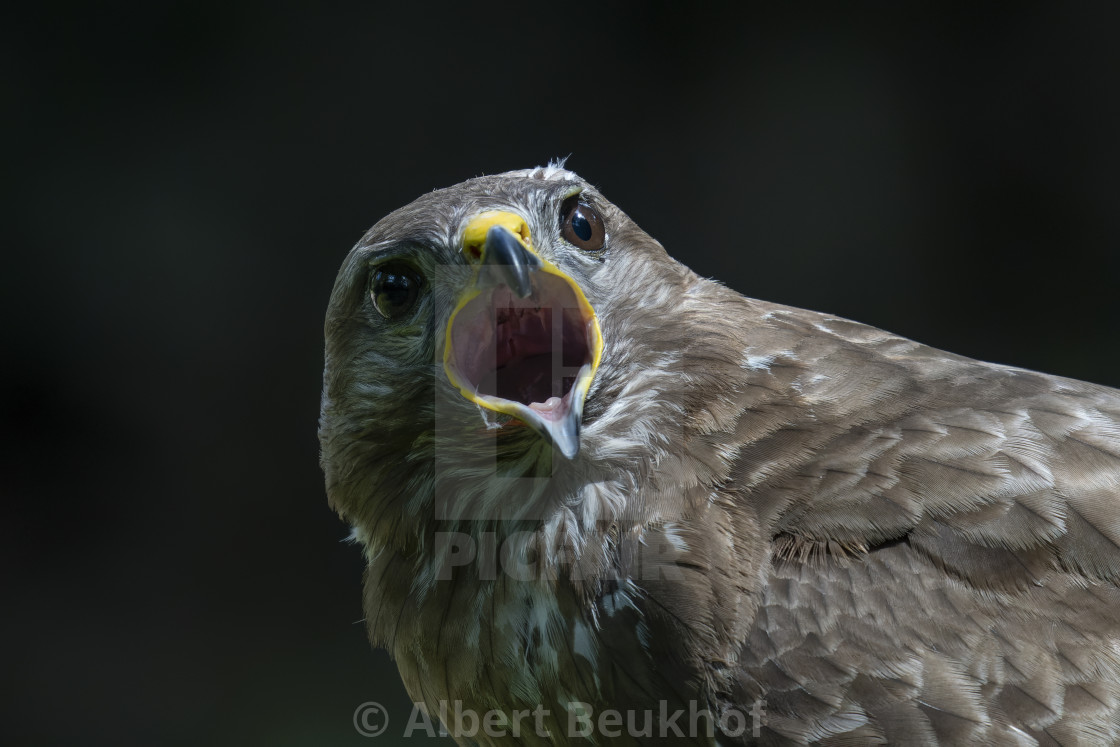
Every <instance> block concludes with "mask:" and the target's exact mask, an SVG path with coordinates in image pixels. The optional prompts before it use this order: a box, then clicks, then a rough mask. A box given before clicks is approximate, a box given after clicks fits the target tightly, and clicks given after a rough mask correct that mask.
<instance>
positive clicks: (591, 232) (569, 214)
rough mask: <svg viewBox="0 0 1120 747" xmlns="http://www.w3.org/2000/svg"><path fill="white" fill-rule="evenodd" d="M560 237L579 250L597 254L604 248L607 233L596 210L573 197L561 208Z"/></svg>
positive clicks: (577, 197)
mask: <svg viewBox="0 0 1120 747" xmlns="http://www.w3.org/2000/svg"><path fill="white" fill-rule="evenodd" d="M560 235H561V236H563V237H564V240H565V241H567V242H568V243H569V244H571V245H572V246H574V247H576V248H577V249H582V250H583V251H585V252H597V251H599V250H600V249H602V248H603V242H604V241H605V240H606V238H607V231H606V228H605V227H604V226H603V218H602V216H600V215H599V213H598V212H597V211H596V210H595V208H593V207H591V206H590V205H588V204H587V203H586V202H581V201H580V199H579V195H572V196H571V197H569V198H568V199H566V200H564V204H563V205H561V206H560Z"/></svg>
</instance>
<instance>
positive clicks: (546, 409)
mask: <svg viewBox="0 0 1120 747" xmlns="http://www.w3.org/2000/svg"><path fill="white" fill-rule="evenodd" d="M529 408H530V409H531V410H534V411H536V412H539V413H540V414H541V415H543V416H544V417H545V418H546V419H548V420H559V419H560V418H561V417H562V416H563V415H564V410H566V409H567V408H566V407H565V406H564V400H562V399H560V398H559V397H549V398H548V399H546V400H545V401H544V402H530V403H529Z"/></svg>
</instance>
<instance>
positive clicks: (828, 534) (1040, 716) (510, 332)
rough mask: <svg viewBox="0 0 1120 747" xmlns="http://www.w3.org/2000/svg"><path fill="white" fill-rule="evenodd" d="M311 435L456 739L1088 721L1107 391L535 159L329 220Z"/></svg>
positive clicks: (1111, 578)
mask: <svg viewBox="0 0 1120 747" xmlns="http://www.w3.org/2000/svg"><path fill="white" fill-rule="evenodd" d="M319 439H320V461H321V465H322V468H323V471H324V474H325V482H326V493H327V496H328V500H329V504H330V506H331V507H332V508H333V509H334V510H335V511H336V512H337V513H338V514H339V515H340V516H341V517H342V518H343V520H345V521H346V522H347V523H348V524H349V525H350V527H351V536H352V537H353V539H354V541H355V542H356V543H357V544H358V545H359V546H360V548H361V550H362V553H363V555H364V559H365V564H366V568H365V572H364V591H363V607H364V611H365V621H366V627H367V630H368V634H369V638H370V641H371V643H372V645H373V646H375V647H380V648H384V649H385V650H387V651H388V652H389V654H390V655H391V656H392V658H393V659H394V660H395V662H396V664H397V667H398V669H399V672H400V675H401V679H402V681H403V684H404V686H405V688H406V690H407V692H408V693H409V695H410V697H411V698H412V699H413V701H414V702H415V704H416V706H417V708H418V709H419V711H418V714H419V715H416V714H414V716H415V720H416V723H420V720H419V719H421V717H422V718H423V719H430V722H425V723H433V724H434V723H436V721H437V720H438V721H439V722H441V723H442V728H443V729H444V733H447V734H449V735H450V736H451V737H452V738H454V739H455V740H456V741H457V743H459V744H462V745H488V746H491V747H498V746H499V745H542V746H543V745H576V744H610V745H645V744H663V743H672V744H697V745H701V744H702V745H724V746H726V745H745V744H767V745H805V744H816V745H863V744H869V745H870V744H904V745H936V744H969V743H970V744H998V745H1004V744H1006V745H1071V744H1093V745H1102V744H1120V391H1117V390H1115V389H1111V388H1108V387H1105V386H1100V385H1096V384H1092V383H1087V382H1082V381H1077V380H1072V379H1069V378H1061V377H1059V376H1053V375H1048V374H1043V373H1036V372H1033V371H1028V370H1024V369H1020V368H1013V367H1009V366H1005V365H997V364H992V363H984V362H980V361H977V360H973V359H970V358H967V357H963V356H960V355H954V354H951V353H947V352H943V351H940V350H937V349H934V348H931V347H928V346H925V345H922V344H919V343H917V342H913V341H911V340H909V339H906V338H904V337H901V336H898V335H894V334H891V333H889V332H885V331H882V330H880V329H877V328H874V327H871V326H867V325H864V324H860V323H858V322H854V321H850V320H847V319H843V318H838V317H836V316H831V315H828V314H822V313H817V312H813V311H807V310H803V309H798V308H792V307H788V306H783V305H779V304H776V303H770V302H766V301H762V300H756V299H752V298H748V297H745V296H743V295H741V294H739V293H737V292H735V291H734V290H732V289H730V288H728V287H727V286H725V285H723V284H721V283H719V282H717V281H715V280H711V279H707V278H703V277H701V276H699V275H697V274H696V273H694V272H693V271H691V270H690V269H688V268H687V267H686V266H685V265H683V264H681V263H680V262H678V261H677V260H675V259H673V258H672V257H670V255H669V254H668V253H667V252H666V250H665V249H664V247H662V245H661V244H660V243H658V242H657V241H656V240H655V239H653V238H652V237H650V236H649V235H648V234H646V233H645V232H644V231H643V230H642V229H641V228H639V227H638V226H637V225H636V224H635V223H634V222H633V221H632V220H631V219H630V218H629V217H628V216H627V215H626V214H625V213H623V212H622V210H620V209H619V208H618V207H616V206H615V205H614V204H612V203H611V202H609V201H608V200H607V199H606V198H605V197H604V196H603V195H602V194H601V193H600V192H599V190H598V189H596V188H595V187H594V186H593V185H592V184H590V183H589V182H587V181H585V180H584V179H583V178H581V177H580V176H578V175H577V174H575V173H574V172H572V171H569V170H567V169H566V167H565V164H564V163H563V162H552V163H550V164H549V165H547V166H543V167H537V168H531V169H524V170H518V171H511V172H507V173H502V174H498V175H488V176H481V177H476V178H472V179H469V180H467V181H464V182H462V183H460V184H458V185H455V186H452V187H449V188H445V189H438V190H435V191H432V192H430V193H428V194H425V195H423V196H421V197H419V198H418V199H416V200H415V201H414V202H412V203H410V204H408V205H406V206H404V207H402V208H400V209H398V210H395V211H394V212H392V213H390V214H388V215H387V216H386V217H385V218H383V219H382V220H380V221H379V222H378V223H377V224H376V225H374V226H373V228H371V229H370V230H369V231H368V232H367V233H366V234H365V235H364V236H363V237H362V239H361V240H360V241H359V242H358V243H357V244H356V245H355V246H354V248H353V249H352V250H351V251H350V253H349V254H348V255H347V256H346V258H345V260H344V261H343V263H342V266H341V269H340V270H339V273H338V276H337V280H336V282H335V285H334V287H333V290H332V293H331V297H330V300H329V305H328V310H327V314H326V321H325V366H324V380H323V390H322V398H321V413H320V420H319ZM412 720H414V719H412V718H411V717H410V722H411V721H412Z"/></svg>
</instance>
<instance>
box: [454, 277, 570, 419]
mask: <svg viewBox="0 0 1120 747" xmlns="http://www.w3.org/2000/svg"><path fill="white" fill-rule="evenodd" d="M532 282H533V292H532V293H531V294H530V295H529V297H527V298H517V296H516V295H515V294H514V293H513V292H512V291H511V290H510V289H509V287H508V286H505V285H498V286H496V287H494V288H489V289H486V290H484V291H483V292H482V293H480V294H479V295H477V296H475V297H474V298H473V299H471V300H470V301H468V302H467V304H466V305H464V306H463V308H462V309H460V310H459V313H458V314H457V315H456V317H455V321H454V327H453V329H452V330H451V345H452V356H453V357H452V360H453V362H454V366H455V368H456V370H457V372H458V374H459V377H460V379H461V380H462V381H463V382H464V383H468V384H469V385H470V386H471V387H473V388H474V389H475V390H476V391H477V393H478V394H479V395H480V396H491V397H499V398H501V399H505V400H510V401H512V402H519V403H521V404H522V405H525V406H527V407H532V408H533V410H535V411H537V412H538V413H539V414H541V415H542V416H544V417H550V418H552V419H558V418H559V417H561V416H562V415H563V414H565V413H566V412H567V411H568V409H569V408H570V405H571V396H570V395H571V392H572V387H573V386H574V385H575V382H576V378H577V376H578V375H579V371H580V369H581V368H582V367H583V366H584V365H590V363H591V361H592V353H591V342H590V339H589V338H590V331H589V325H590V324H591V320H590V319H588V318H586V317H585V316H584V314H583V312H582V311H581V309H580V306H579V302H578V300H577V298H576V295H575V292H574V291H573V290H572V288H571V286H570V285H569V284H568V283H567V282H566V281H565V280H564V279H563V278H561V277H558V276H556V275H552V274H550V273H543V272H540V273H534V277H533V281H532Z"/></svg>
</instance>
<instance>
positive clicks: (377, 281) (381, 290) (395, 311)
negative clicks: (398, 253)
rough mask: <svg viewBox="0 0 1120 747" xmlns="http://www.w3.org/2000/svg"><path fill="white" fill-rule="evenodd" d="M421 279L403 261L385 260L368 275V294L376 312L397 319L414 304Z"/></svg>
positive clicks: (418, 292)
mask: <svg viewBox="0 0 1120 747" xmlns="http://www.w3.org/2000/svg"><path fill="white" fill-rule="evenodd" d="M423 284H424V281H423V279H422V278H421V277H420V273H418V272H417V271H416V270H415V269H413V268H412V266H410V265H407V264H405V263H404V262H386V263H385V264H383V265H381V266H379V267H377V268H375V269H374V271H373V275H372V276H371V277H370V283H369V295H370V298H372V299H373V305H374V307H375V308H376V309H377V311H378V313H379V314H381V316H383V317H385V318H386V319H398V318H400V317H401V316H403V315H405V314H407V313H408V312H409V311H410V310H411V309H412V307H413V306H415V305H416V299H417V297H419V295H420V288H421V286H422V285H423Z"/></svg>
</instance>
